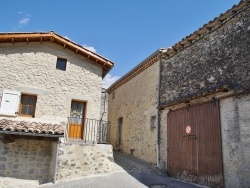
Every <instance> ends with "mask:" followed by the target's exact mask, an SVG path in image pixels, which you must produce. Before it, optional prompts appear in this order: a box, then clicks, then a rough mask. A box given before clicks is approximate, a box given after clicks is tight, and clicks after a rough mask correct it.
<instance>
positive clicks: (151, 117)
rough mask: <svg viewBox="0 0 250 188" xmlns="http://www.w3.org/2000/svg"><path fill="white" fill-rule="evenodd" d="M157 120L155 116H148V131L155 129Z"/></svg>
mask: <svg viewBox="0 0 250 188" xmlns="http://www.w3.org/2000/svg"><path fill="white" fill-rule="evenodd" d="M156 125H157V118H156V115H153V116H150V129H151V130H153V129H155V128H156Z"/></svg>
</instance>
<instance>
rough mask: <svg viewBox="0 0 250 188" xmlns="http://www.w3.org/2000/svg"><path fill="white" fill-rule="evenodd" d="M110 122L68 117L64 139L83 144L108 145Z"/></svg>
mask: <svg viewBox="0 0 250 188" xmlns="http://www.w3.org/2000/svg"><path fill="white" fill-rule="evenodd" d="M109 130H110V122H109V121H103V120H97V119H89V118H84V119H82V118H75V117H68V124H67V130H66V135H65V137H66V138H67V140H68V139H69V140H78V141H82V142H84V143H93V144H94V143H100V144H104V143H105V144H106V143H109Z"/></svg>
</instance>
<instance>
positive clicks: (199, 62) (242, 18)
mask: <svg viewBox="0 0 250 188" xmlns="http://www.w3.org/2000/svg"><path fill="white" fill-rule="evenodd" d="M249 18H250V8H248V9H247V10H245V11H244V12H242V13H240V14H238V15H236V16H235V17H234V18H233V19H231V20H229V21H228V22H227V23H225V24H224V25H222V26H221V27H218V28H217V29H216V30H214V31H212V32H211V33H209V34H207V35H206V36H204V37H202V38H201V39H199V40H197V41H195V42H194V43H193V44H191V46H189V47H187V48H185V49H184V50H182V51H180V52H178V53H177V54H175V55H173V56H172V57H170V58H166V59H165V61H164V63H163V64H162V72H161V86H160V101H161V104H162V105H166V104H169V103H171V102H178V101H181V100H188V99H189V98H190V97H193V96H196V95H199V94H201V93H203V92H209V91H214V90H215V89H217V88H219V87H222V86H228V87H229V89H232V90H237V91H241V90H247V89H248V90H249V89H250V85H249V82H250V73H249V70H250V53H249V49H250V37H249V36H250V19H249Z"/></svg>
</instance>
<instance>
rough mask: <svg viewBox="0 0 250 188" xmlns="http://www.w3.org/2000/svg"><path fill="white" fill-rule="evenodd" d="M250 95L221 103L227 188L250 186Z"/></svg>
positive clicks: (245, 187) (224, 100) (231, 98)
mask: <svg viewBox="0 0 250 188" xmlns="http://www.w3.org/2000/svg"><path fill="white" fill-rule="evenodd" d="M249 111H250V95H245V96H240V97H230V98H227V99H223V100H221V101H220V113H221V130H222V147H223V166H224V178H225V179H224V181H225V187H242V188H247V187H249V185H250V179H249V174H250V159H249V156H250V116H249Z"/></svg>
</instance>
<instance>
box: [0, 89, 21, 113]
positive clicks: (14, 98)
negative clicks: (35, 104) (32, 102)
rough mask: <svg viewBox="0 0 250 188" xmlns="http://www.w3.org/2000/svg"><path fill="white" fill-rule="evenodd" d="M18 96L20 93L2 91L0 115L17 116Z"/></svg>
mask: <svg viewBox="0 0 250 188" xmlns="http://www.w3.org/2000/svg"><path fill="white" fill-rule="evenodd" d="M20 94H21V93H20V92H17V91H9V90H4V91H3V97H2V102H1V107H0V114H1V115H8V116H17V111H18V104H19V100H20Z"/></svg>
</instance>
